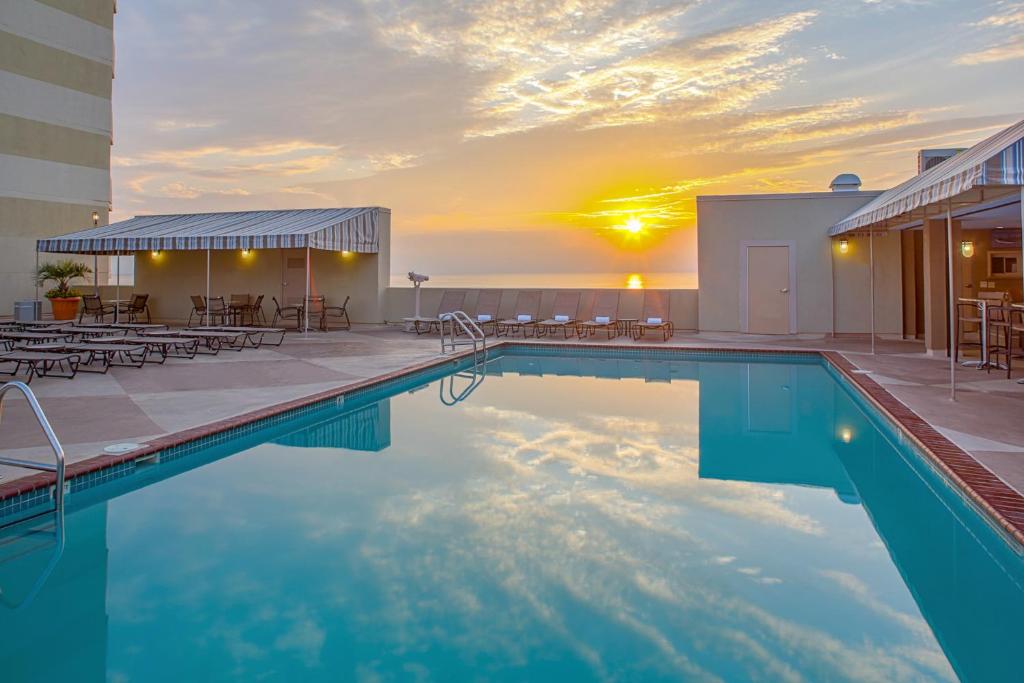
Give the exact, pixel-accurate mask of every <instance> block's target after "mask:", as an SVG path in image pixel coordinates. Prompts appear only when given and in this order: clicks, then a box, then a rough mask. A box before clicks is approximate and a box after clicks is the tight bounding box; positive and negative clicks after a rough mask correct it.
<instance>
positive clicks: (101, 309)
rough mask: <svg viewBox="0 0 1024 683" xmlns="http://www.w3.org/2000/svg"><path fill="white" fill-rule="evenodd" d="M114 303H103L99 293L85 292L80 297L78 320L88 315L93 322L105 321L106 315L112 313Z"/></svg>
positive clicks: (80, 320)
mask: <svg viewBox="0 0 1024 683" xmlns="http://www.w3.org/2000/svg"><path fill="white" fill-rule="evenodd" d="M113 312H114V304H105V303H103V300H102V299H100V296H99V294H86V295H84V296H83V297H82V311H81V312H80V313H79V314H78V322H82V319H83V318H84V317H85V316H90V317H91V318H92V319H93V322H98V323H101V322H105V318H106V316H108V315H111V314H113Z"/></svg>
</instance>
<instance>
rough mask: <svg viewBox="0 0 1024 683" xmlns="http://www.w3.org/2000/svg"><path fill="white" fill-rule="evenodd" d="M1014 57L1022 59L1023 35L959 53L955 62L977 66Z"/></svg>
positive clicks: (1023, 56)
mask: <svg viewBox="0 0 1024 683" xmlns="http://www.w3.org/2000/svg"><path fill="white" fill-rule="evenodd" d="M1014 59H1024V36H1014V37H1013V38H1011V39H1009V40H1007V41H1005V42H1003V43H999V44H998V45H993V46H992V47H988V48H985V49H984V50H978V51H977V52H968V53H967V54H964V55H960V56H959V57H957V58H956V63H957V64H960V65H963V66H977V65H979V64H994V63H996V62H1008V61H1011V60H1014Z"/></svg>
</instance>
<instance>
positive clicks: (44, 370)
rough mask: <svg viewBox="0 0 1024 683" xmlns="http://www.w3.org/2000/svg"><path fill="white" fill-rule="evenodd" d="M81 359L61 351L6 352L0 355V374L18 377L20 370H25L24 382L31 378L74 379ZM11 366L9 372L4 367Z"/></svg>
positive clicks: (76, 355)
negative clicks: (25, 377)
mask: <svg viewBox="0 0 1024 683" xmlns="http://www.w3.org/2000/svg"><path fill="white" fill-rule="evenodd" d="M80 361H81V357H80V356H79V354H77V353H66V352H61V351H8V352H7V353H0V374H4V375H18V374H21V371H22V368H25V369H26V370H27V372H26V374H27V379H26V380H25V381H26V382H31V381H32V377H33V376H35V377H63V378H64V379H74V377H75V373H77V372H78V365H79V363H80ZM10 364H13V368H12V369H10V370H7V369H4V366H5V365H10Z"/></svg>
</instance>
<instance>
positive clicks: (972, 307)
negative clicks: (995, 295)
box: [953, 301, 985, 367]
mask: <svg viewBox="0 0 1024 683" xmlns="http://www.w3.org/2000/svg"><path fill="white" fill-rule="evenodd" d="M956 319H957V326H956V335H955V336H954V338H953V360H954V361H955V362H957V363H959V362H960V350H961V349H963V348H971V349H978V352H979V353H981V352H982V348H983V345H982V328H981V304H980V303H977V302H968V301H961V302H960V303H958V304H957V305H956ZM967 325H974V326H976V327H977V334H978V340H977V341H973V340H971V339H968V338H967V335H968V334H971V332H970V331H969V330H967V329H966V327H967ZM984 362H985V359H984V358H981V360H980V361H979V367H980V364H981V363H984Z"/></svg>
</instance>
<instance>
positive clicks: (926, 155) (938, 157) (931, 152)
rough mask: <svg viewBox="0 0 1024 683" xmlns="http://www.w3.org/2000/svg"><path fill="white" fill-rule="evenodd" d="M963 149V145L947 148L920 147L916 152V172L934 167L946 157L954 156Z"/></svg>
mask: <svg viewBox="0 0 1024 683" xmlns="http://www.w3.org/2000/svg"><path fill="white" fill-rule="evenodd" d="M963 151H964V148H963V147H951V148H949V149H922V150H921V151H920V152H918V153H917V172H918V173H924V172H925V171H927V170H929V169H931V168H935V167H936V166H938V165H939V164H941V163H942V162H943V161H945V160H946V159H949V158H950V157H954V156H956V155H957V154H959V153H960V152H963Z"/></svg>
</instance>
